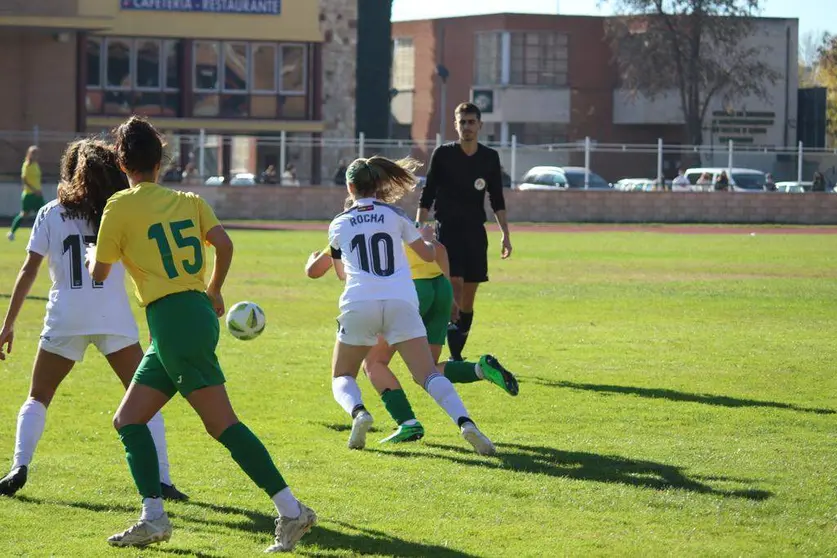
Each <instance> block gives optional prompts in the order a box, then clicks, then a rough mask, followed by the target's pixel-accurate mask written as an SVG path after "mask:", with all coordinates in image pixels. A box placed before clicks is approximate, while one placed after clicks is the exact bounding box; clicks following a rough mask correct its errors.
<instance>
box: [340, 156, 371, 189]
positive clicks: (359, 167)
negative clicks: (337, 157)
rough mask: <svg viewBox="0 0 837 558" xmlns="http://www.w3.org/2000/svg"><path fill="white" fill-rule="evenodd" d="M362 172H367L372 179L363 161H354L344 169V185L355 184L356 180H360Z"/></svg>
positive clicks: (369, 170) (367, 166)
mask: <svg viewBox="0 0 837 558" xmlns="http://www.w3.org/2000/svg"><path fill="white" fill-rule="evenodd" d="M363 170H365V171H366V172H367V174H368V176H369V178H372V169H370V168H369V165H368V164H367V163H366V162H365V161H355V162H354V163H352V164H351V165H349V168H348V169H346V183H347V184H357V181H358V178H360V176H359V174H360V172H361V171H363Z"/></svg>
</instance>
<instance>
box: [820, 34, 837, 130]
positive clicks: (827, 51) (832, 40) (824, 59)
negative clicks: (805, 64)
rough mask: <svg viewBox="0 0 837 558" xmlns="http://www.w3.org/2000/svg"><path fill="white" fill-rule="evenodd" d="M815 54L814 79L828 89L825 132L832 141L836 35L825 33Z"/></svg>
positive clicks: (836, 120) (836, 106) (836, 121)
mask: <svg viewBox="0 0 837 558" xmlns="http://www.w3.org/2000/svg"><path fill="white" fill-rule="evenodd" d="M817 54H818V58H817V62H816V68H817V72H816V81H817V84H818V85H820V86H822V87H826V88H827V89H828V101H827V107H826V115H827V118H828V124H827V133H828V136H829V137H830V138H831V140H832V143H834V142H837V35H825V36H824V37H823V39H822V43H821V44H820V46H819V48H818V49H817Z"/></svg>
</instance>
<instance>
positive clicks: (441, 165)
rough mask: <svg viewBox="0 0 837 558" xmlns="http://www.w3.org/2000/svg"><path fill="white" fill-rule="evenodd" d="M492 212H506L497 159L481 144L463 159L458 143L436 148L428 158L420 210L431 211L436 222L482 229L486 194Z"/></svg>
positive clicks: (494, 154) (498, 158)
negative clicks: (475, 150)
mask: <svg viewBox="0 0 837 558" xmlns="http://www.w3.org/2000/svg"><path fill="white" fill-rule="evenodd" d="M486 191H487V192H488V198H489V201H490V202H491V209H493V210H494V211H495V212H497V211H500V210H502V209H506V200H505V199H504V198H503V177H502V171H501V168H500V155H499V154H498V153H497V151H495V150H494V149H491V148H490V147H486V146H484V145H483V144H481V143H480V144H478V145H477V152H476V153H474V154H473V155H470V156H469V155H466V154H465V152H464V151H462V148H461V147H460V146H459V144H458V143H447V144H444V145H441V146H439V147H437V148H436V149H435V150H434V151H433V155H432V156H431V157H430V166H429V168H428V170H427V182H426V183H425V186H424V190H422V192H421V200H420V201H419V206H420V207H422V208H424V209H432V208H433V204H434V202H435V205H436V210H435V217H436V220H437V221H439V222H441V223H443V224H445V225H450V226H457V227H459V226H462V227H467V226H475V225H476V226H482V225H483V224H484V223H485V221H486V219H487V218H486V215H485V193H486Z"/></svg>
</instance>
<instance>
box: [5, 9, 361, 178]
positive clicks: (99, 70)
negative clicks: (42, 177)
mask: <svg viewBox="0 0 837 558" xmlns="http://www.w3.org/2000/svg"><path fill="white" fill-rule="evenodd" d="M357 17H358V10H357V0H323V1H322V2H315V1H311V0H281V2H280V0H26V1H20V2H17V1H16V2H11V3H9V2H4V3H3V6H1V7H0V30H2V33H0V75H2V76H3V86H2V87H0V132H2V133H14V132H20V131H31V130H33V129H39V130H41V131H43V133H44V134H43V136H42V137H46V132H58V133H67V134H68V135H71V134H79V133H80V134H85V133H99V132H101V131H103V130H106V129H109V128H111V127H112V126H113V125H115V124H117V123H118V122H120V121H122V120H123V119H124V118H125V117H126V116H127V115H129V114H132V113H136V114H144V115H148V116H150V117H151V118H152V119H153V121H154V122H155V124H157V125H158V127H159V128H161V129H162V130H164V131H165V132H166V134H167V136H168V137H169V138H170V139H171V138H175V141H177V142H178V143H180V146H179V147H180V149H179V150H177V149H176V150H175V151H176V156H178V157H181V158H182V159H183V161H182V162H181V164H183V165H185V164H186V163H187V161H186V159H187V158H188V159H189V160H194V158H195V154H194V146H193V145H192V144H190V145H187V144H186V142H185V141H184V140H182V139H181V140H179V141H178V138H183V137H186V136H193V135H195V134H197V132H198V130H201V129H203V130H205V131H206V133H207V134H210V135H215V136H216V137H217V136H220V135H225V136H228V137H229V136H236V140H237V141H236V142H230V141H226V142H224V141H223V140H219V139H216V140H215V144H214V145H216V146H217V147H216V148H215V152H214V153H210V154H208V155H210V156H209V160H210V166H211V167H212V168H211V169H210V172H211V173H212V174H215V173H228V172H229V171H230V170H231V168H230V167H231V166H234V164H233V163H232V162H231V158H232V157H233V156H234V155H233V154H235V157H237V158H239V159H240V160H239V162H238V163H237V164H239V165H244V166H245V168H246V170H250V171H251V172H258V171H259V170H260V169H263V168H264V167H265V166H266V165H267V164H277V163H278V162H279V156H278V147H277V146H276V144H275V142H274V143H273V145H272V146H267V145H258V144H257V142H256V141H255V138H257V137H259V136H274V137H275V136H278V135H279V134H281V132H283V131H284V132H286V133H287V134H288V136H289V137H300V138H311V139H312V140H316V138H319V137H322V136H325V137H329V136H332V137H339V138H345V137H351V136H353V135H354V133H355V67H356V48H357ZM242 145H243V149H242ZM9 147H10V146H9V145H7V146H6V148H5V149H3V150H0V151H2V153H0V166H2V169H0V172H2V171H6V170H7V169H8V168H9V165H10V164H11V168H14V166H15V165H18V168H19V164H20V160H21V159H22V156H23V153H22V150H24V149H25V147H26V146H25V145H24V144H20V145H17V144H15V145H13V146H11V147H12V148H9ZM63 147H64V142H62V141H55V142H52V143H49V142H46V141H44V142H43V143H42V145H41V148H42V152H43V161H44V163H45V165H44V171H45V173H47V174H54V171H55V170H57V169H56V168H53V167H54V163H55V162H57V160H58V153H59V152H60V150H61V149H63ZM19 151H20V152H19ZM288 158H289V160H290V161H291V162H295V163H296V165H297V168H298V169H299V173H300V177H302V178H308V179H313V180H317V178H318V176H319V174H320V173H321V171H322V170H323V169H325V170H326V172H330V171H329V170H328V169H330V168H332V167H333V166H334V165H335V164H336V163H335V162H334V161H330V160H328V159H329V153H322V152H320V150H318V149H307V150H300V151H299V152H298V153H293V152H291V153H288Z"/></svg>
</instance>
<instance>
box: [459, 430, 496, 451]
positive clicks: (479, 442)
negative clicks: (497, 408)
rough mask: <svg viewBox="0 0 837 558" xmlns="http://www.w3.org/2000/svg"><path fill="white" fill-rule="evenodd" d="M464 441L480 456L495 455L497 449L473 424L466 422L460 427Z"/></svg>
mask: <svg viewBox="0 0 837 558" xmlns="http://www.w3.org/2000/svg"><path fill="white" fill-rule="evenodd" d="M460 432H461V433H462V437H463V438H465V441H466V442H468V443H469V444H471V445H472V446H474V450H476V452H477V453H478V454H480V455H494V454H495V453H497V448H495V447H494V444H492V443H491V440H489V439H488V436H486V435H485V434H483V433H482V432H480V430H479V428H477V425H476V424H474V423H473V422H466V423H465V424H463V425H462V429H461V431H460Z"/></svg>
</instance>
